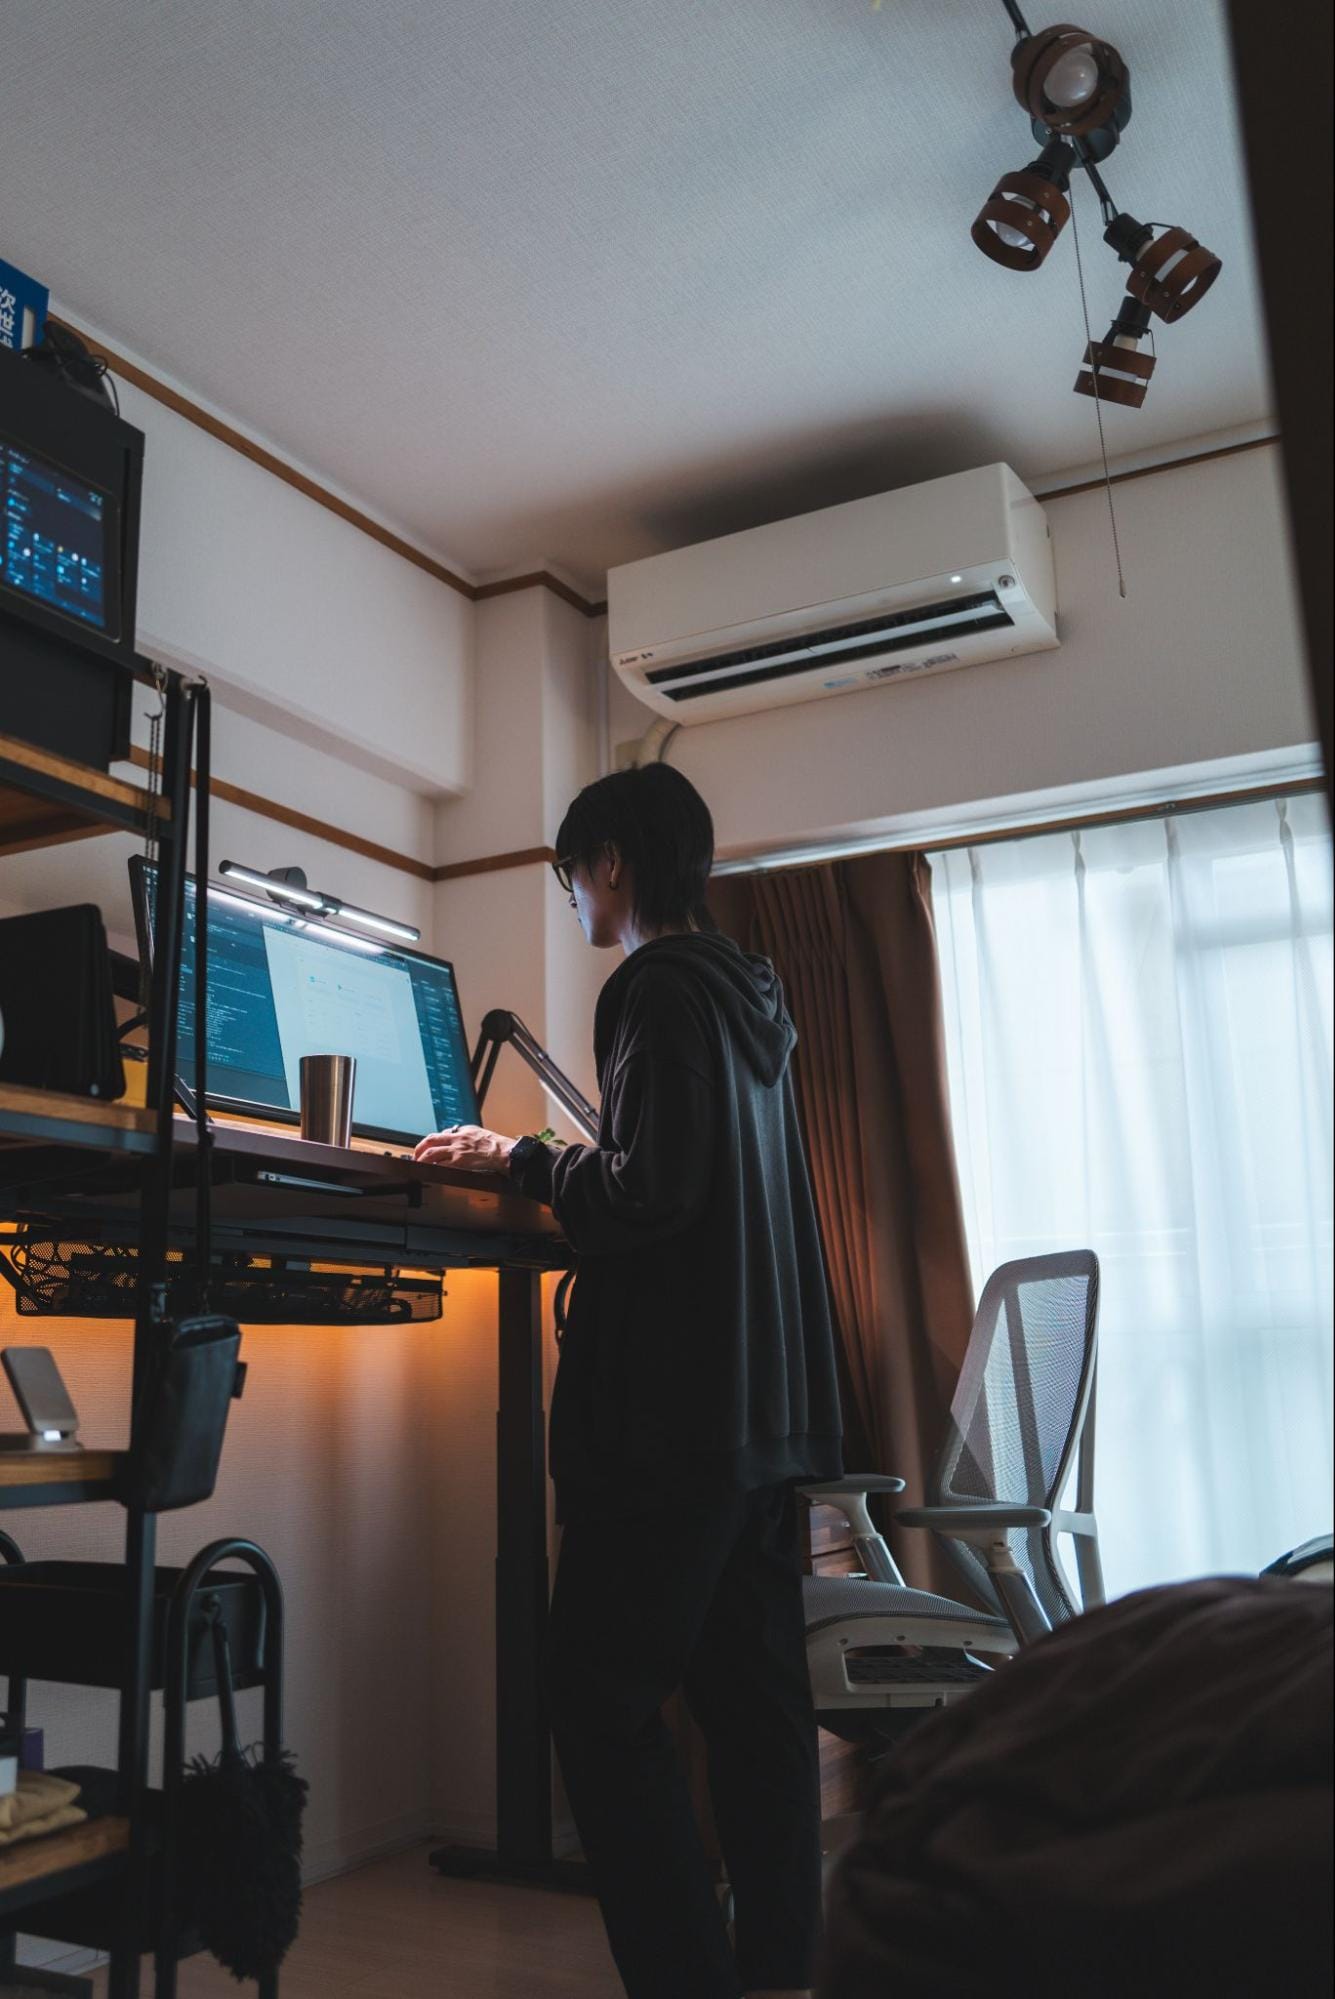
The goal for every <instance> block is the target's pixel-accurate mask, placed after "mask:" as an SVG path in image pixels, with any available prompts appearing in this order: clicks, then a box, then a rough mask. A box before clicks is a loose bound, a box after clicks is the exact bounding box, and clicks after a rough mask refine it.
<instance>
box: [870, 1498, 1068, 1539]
mask: <svg viewBox="0 0 1335 1999" xmlns="http://www.w3.org/2000/svg"><path fill="white" fill-rule="evenodd" d="M1051 1519H1052V1514H1051V1512H1050V1510H1049V1509H1048V1508H1047V1507H1046V1506H1006V1505H1004V1504H1002V1503H1001V1502H994V1501H992V1500H988V1499H980V1500H979V1501H978V1502H977V1504H976V1505H975V1504H974V1503H973V1502H971V1501H969V1500H960V1501H959V1502H958V1503H957V1504H955V1505H953V1506H906V1507H904V1508H902V1510H901V1511H900V1512H898V1513H896V1515H895V1524H896V1526H898V1527H930V1528H932V1529H933V1531H934V1532H935V1533H937V1534H954V1535H973V1534H977V1533H986V1532H987V1531H988V1530H989V1529H992V1530H993V1531H995V1530H996V1529H998V1528H1007V1527H1046V1526H1048V1524H1049V1523H1050V1521H1051Z"/></svg>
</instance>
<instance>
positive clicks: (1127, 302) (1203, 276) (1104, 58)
mask: <svg viewBox="0 0 1335 1999" xmlns="http://www.w3.org/2000/svg"><path fill="white" fill-rule="evenodd" d="M1002 5H1003V6H1004V7H1005V9H1006V13H1007V15H1008V17H1009V19H1010V22H1011V25H1012V27H1013V28H1014V29H1015V36H1016V39H1015V45H1014V47H1013V48H1012V50H1011V82H1012V87H1013V89H1014V92H1015V96H1016V99H1017V101H1018V102H1019V104H1020V105H1021V106H1022V108H1023V109H1024V110H1025V111H1026V112H1027V113H1028V114H1029V120H1030V129H1031V131H1032V132H1033V134H1034V137H1035V138H1036V139H1037V141H1038V144H1039V147H1040V151H1039V154H1038V156H1037V158H1036V159H1033V160H1031V161H1030V163H1029V165H1028V166H1027V167H1025V168H1023V169H1022V170H1021V171H1020V172H1018V173H1008V174H1003V175H1002V176H1001V178H1000V180H999V181H998V182H997V183H996V186H995V187H994V188H993V190H992V193H991V194H990V195H989V197H988V199H987V201H986V202H985V203H984V204H983V207H982V208H981V209H980V210H979V212H978V215H977V217H976V218H975V220H974V223H973V227H972V229H971V231H970V233H971V235H972V237H973V240H974V242H975V243H976V244H977V245H978V248H979V249H980V250H981V251H982V252H983V254H984V256H986V257H990V258H991V260H992V262H993V263H995V264H1001V265H1004V266H1005V268H1006V269H1008V270H1012V271H1036V270H1037V269H1038V267H1039V265H1040V264H1041V263H1043V261H1044V260H1045V258H1046V257H1047V255H1048V252H1049V251H1050V250H1051V248H1052V246H1053V244H1054V243H1055V242H1056V240H1057V238H1058V236H1059V235H1060V234H1061V232H1062V230H1063V229H1064V228H1065V226H1066V224H1067V223H1068V221H1069V220H1070V218H1071V202H1070V186H1071V176H1072V174H1073V172H1074V171H1075V170H1076V169H1077V168H1081V169H1083V171H1084V172H1085V174H1086V175H1087V176H1088V178H1089V182H1090V185H1091V187H1093V189H1094V191H1095V193H1096V195H1097V196H1098V200H1099V206H1100V210H1101V212H1102V216H1103V235H1104V241H1105V242H1106V243H1107V244H1108V245H1109V247H1110V248H1111V249H1112V250H1114V251H1115V252H1116V254H1117V256H1118V257H1119V258H1121V260H1122V262H1123V263H1125V264H1128V265H1130V267H1131V275H1130V277H1129V278H1128V279H1127V281H1126V296H1125V298H1124V299H1123V301H1122V304H1121V307H1120V308H1119V310H1118V313H1117V316H1116V318H1115V319H1114V320H1113V323H1112V325H1111V327H1110V328H1109V330H1108V335H1107V338H1106V339H1104V340H1101V341H1095V340H1093V339H1090V340H1089V342H1088V345H1087V347H1086V350H1085V356H1084V362H1083V365H1082V367H1081V370H1080V373H1079V375H1078V376H1077V378H1076V382H1075V388H1076V392H1077V394H1079V395H1087V396H1093V397H1094V398H1095V399H1096V400H1102V401H1107V402H1115V403H1120V404H1122V405H1123V406H1124V407H1126V408H1128V409H1139V408H1140V406H1141V404H1142V403H1143V402H1144V400H1145V392H1146V389H1147V388H1148V386H1149V380H1150V376H1151V374H1152V373H1153V371H1154V365H1155V356H1154V353H1153V351H1152V349H1151V351H1149V352H1142V351H1141V343H1142V341H1144V340H1145V339H1146V338H1147V337H1148V333H1149V322H1150V316H1151V314H1152V315H1153V316H1154V317H1155V318H1157V319H1160V320H1162V321H1163V322H1164V324H1165V325H1170V326H1171V325H1172V324H1173V323H1174V322H1175V321H1177V320H1179V319H1182V318H1185V316H1186V314H1187V313H1189V312H1190V311H1191V310H1192V308H1193V307H1194V306H1196V305H1198V304H1199V303H1200V301H1201V299H1203V298H1204V296H1205V294H1206V292H1207V291H1209V289H1210V287H1211V285H1212V284H1213V283H1214V281H1215V279H1216V278H1217V277H1218V276H1219V273H1220V270H1221V268H1222V265H1221V263H1220V260H1219V258H1218V257H1216V256H1215V254H1214V252H1213V251H1211V250H1207V249H1206V248H1205V246H1204V245H1203V244H1202V243H1199V242H1198V241H1197V239H1196V238H1195V237H1194V236H1193V235H1191V234H1190V232H1189V231H1188V230H1186V229H1182V228H1178V227H1177V226H1171V227H1170V226H1168V225H1167V224H1164V223H1159V222H1153V223H1149V222H1138V221H1137V220H1136V218H1135V217H1134V216H1132V215H1127V214H1125V213H1123V212H1121V211H1119V209H1118V207H1117V203H1116V202H1115V201H1114V199H1113V197H1112V195H1111V194H1110V193H1109V191H1108V188H1107V186H1106V184H1105V182H1104V180H1103V176H1102V174H1101V173H1100V172H1099V167H1100V165H1101V163H1102V162H1103V161H1105V160H1106V159H1107V158H1108V156H1109V154H1110V153H1111V152H1112V151H1113V150H1114V148H1115V147H1116V146H1117V144H1118V141H1119V140H1120V138H1121V136H1122V133H1123V132H1124V131H1125V129H1126V126H1127V124H1128V122H1129V120H1130V117H1131V73H1130V70H1129V68H1128V66H1127V64H1126V62H1125V60H1124V59H1123V57H1122V55H1121V53H1120V51H1119V50H1118V49H1116V48H1114V47H1113V44H1112V43H1111V42H1106V41H1104V40H1102V39H1101V37H1099V36H1098V35H1094V34H1091V33H1090V32H1089V30H1088V29H1086V28H1080V27H1077V26H1076V25H1075V24H1074V23H1073V22H1070V21H1058V22H1057V23H1055V24H1054V25H1053V26H1052V27H1050V28H1040V29H1038V30H1037V31H1035V30H1033V29H1031V28H1030V26H1029V23H1028V22H1027V20H1026V19H1025V17H1024V14H1023V12H1022V11H1021V9H1020V7H1019V6H1018V4H1016V0H1002Z"/></svg>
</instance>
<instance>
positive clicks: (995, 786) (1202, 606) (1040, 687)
mask: <svg viewBox="0 0 1335 1999" xmlns="http://www.w3.org/2000/svg"><path fill="white" fill-rule="evenodd" d="M1279 475H1280V466H1279V453H1278V449H1277V448H1273V447H1272V448H1267V449H1262V450H1257V451H1249V452H1243V453H1240V454H1239V455H1237V456H1235V457H1231V458H1221V459H1214V460H1210V461H1207V462H1205V463H1202V464H1200V465H1197V466H1184V467H1182V468H1180V469H1175V470H1172V471H1163V472H1158V473H1155V474H1154V475H1153V476H1151V477H1146V478H1142V479H1136V480H1132V481H1128V482H1127V483H1126V484H1124V485H1120V486H1118V487H1117V488H1116V489H1115V492H1116V504H1117V516H1118V523H1119V529H1120V535H1121V544H1122V557H1123V563H1124V567H1125V572H1126V581H1127V597H1126V599H1125V601H1122V600H1121V599H1119V597H1118V594H1117V584H1116V575H1115V569H1114V561H1113V550H1112V542H1111V538H1110V534H1109V529H1108V512H1107V501H1106V499H1105V497H1104V495H1103V494H1102V493H1101V492H1089V493H1081V494H1073V495H1070V496H1069V497H1067V498H1065V499H1055V500H1050V501H1047V502H1045V505H1046V507H1047V511H1048V517H1049V522H1050V525H1051V529H1052V536H1053V544H1054V552H1055V556H1056V568H1057V592H1058V607H1059V609H1058V615H1059V622H1060V629H1061V637H1062V644H1061V647H1060V649H1059V650H1057V651H1055V652H1047V653H1035V654H1033V655H1031V656H1030V657H1029V658H1027V659H1015V660H999V661H996V662H994V663H992V664H990V665H987V666H980V667H975V668H971V669H966V670H961V671H957V672H952V673H942V674H937V675H934V676H932V677H930V678H921V679H910V680H906V681H904V682H903V683H901V684H892V685H887V686H882V687H876V688H871V689H867V690H866V691H863V692H860V693H856V694H846V695H838V696H835V697H833V698H829V699H826V700H823V701H818V702H810V703H805V704H803V705H802V706H799V707H789V708H781V709H775V710H772V711H771V712H770V713H768V714H760V715H752V716H745V717H738V718H737V719H736V720H733V721H726V722H709V723H703V724H698V725H696V726H694V727H690V728H684V729H682V730H681V732H680V733H679V734H678V735H677V736H676V737H674V739H673V741H672V745H671V748H670V749H669V752H668V756H669V760H670V761H671V762H672V763H674V764H675V765H677V767H678V768H679V769H680V770H682V771H684V772H685V773H686V775H687V776H688V777H689V778H690V779H691V780H692V782H693V783H695V784H697V785H698V786H699V787H700V789H701V791H702V792H703V793H704V795H705V797H706V798H707V799H708V800H709V803H710V806H711V807H712V809H713V812H714V818H715V822H716V828H717V834H718V844H719V849H720V852H721V853H724V854H743V853H747V852H756V851H764V850H765V849H767V848H771V847H773V848H784V847H790V846H793V847H797V846H802V845H805V844H807V843H808V842H810V843H813V844H814V843H819V842H821V841H826V840H835V839H837V838H838V837H839V836H841V835H844V834H847V833H849V832H871V831H874V830H876V829H877V828H885V829H891V828H893V827H894V826H895V825H896V824H898V823H901V822H903V821H904V820H906V819H911V817H912V816H913V815H924V816H926V817H930V818H931V819H932V820H933V821H934V822H936V823H937V824H939V825H940V826H943V827H944V826H946V825H948V824H950V823H951V822H952V820H953V821H955V822H956V823H958V822H959V821H960V820H962V819H964V818H966V817H968V816H972V815H973V814H974V813H975V811H976V809H977V808H978V807H979V806H980V805H982V804H984V803H988V802H1000V801H1014V800H1016V799H1020V798H1024V797H1026V796H1029V795H1032V794H1036V793H1044V792H1048V791H1050V790H1054V789H1069V788H1070V787H1073V786H1082V785H1084V786H1090V787H1093V788H1095V789H1108V788H1111V787H1115V786H1116V785H1118V784H1119V783H1120V782H1122V781H1124V780H1127V779H1129V778H1140V777H1142V776H1143V775H1144V774H1145V773H1152V772H1157V771H1163V770H1168V769H1173V770H1177V769H1181V768H1183V767H1199V766H1206V767H1208V766H1211V765H1215V764H1218V765H1221V766H1223V765H1224V764H1225V762H1226V760H1231V759H1237V758H1247V759H1256V758H1258V757H1260V756H1262V755H1264V754H1265V753H1271V752H1279V751H1288V750H1295V749H1299V750H1301V749H1302V748H1304V747H1305V746H1307V745H1310V744H1311V743H1312V742H1313V741H1314V738H1315V727H1314V724H1313V721H1312V718H1311V713H1310V708H1309V703H1308V696H1307V689H1306V683H1305V680H1304V677H1303V666H1302V652H1301V640H1300V634H1299V626H1298V619H1297V611H1296V603H1295V598H1294V593H1293V588H1292V581H1291V577H1290V571H1289V558H1288V551H1287V545H1286V539H1285V528H1284V516H1283V509H1282V505H1281V495H1280V489H1279ZM614 700H615V708H614V718H615V719H614V728H613V735H614V737H615V738H616V739H618V740H620V739H621V738H624V737H627V736H630V735H633V734H635V733H637V732H638V731H640V730H642V729H643V728H644V727H645V726H647V724H648V722H649V720H650V719H652V718H651V716H650V714H649V711H648V710H647V709H645V708H643V707H642V706H641V705H640V704H639V703H638V702H633V701H631V700H629V699H628V697H626V696H625V695H624V692H622V691H621V690H620V688H619V686H618V689H617V691H616V694H615V696H614Z"/></svg>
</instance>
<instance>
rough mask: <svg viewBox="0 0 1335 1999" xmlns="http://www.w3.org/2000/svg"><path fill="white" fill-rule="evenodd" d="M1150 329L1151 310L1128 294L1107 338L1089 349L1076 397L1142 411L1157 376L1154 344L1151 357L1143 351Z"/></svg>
mask: <svg viewBox="0 0 1335 1999" xmlns="http://www.w3.org/2000/svg"><path fill="white" fill-rule="evenodd" d="M1149 330H1150V315H1149V308H1148V307H1147V306H1145V305H1144V304H1142V302H1141V300H1140V299H1138V298H1134V297H1133V296H1132V294H1131V293H1130V292H1128V293H1127V295H1126V297H1125V298H1124V299H1123V301H1122V309H1121V311H1120V312H1119V313H1118V315H1117V317H1116V319H1115V320H1114V321H1113V323H1112V325H1111V326H1110V327H1109V328H1108V332H1107V336H1106V338H1105V339H1103V340H1091V341H1090V343H1089V345H1088V347H1086V349H1085V359H1084V364H1083V366H1082V367H1081V370H1080V373H1079V374H1078V375H1077V376H1076V378H1075V392H1076V394H1077V395H1078V396H1093V397H1095V398H1096V399H1097V400H1098V401H1099V402H1101V403H1121V404H1122V405H1123V406H1124V407H1125V408H1127V409H1133V410H1138V409H1139V408H1140V406H1141V404H1142V403H1143V402H1144V400H1145V391H1146V390H1147V389H1148V388H1149V385H1150V376H1151V375H1152V374H1153V373H1154V360H1155V356H1154V350H1153V345H1152V344H1151V348H1150V352H1149V353H1148V354H1143V353H1142V352H1141V351H1140V343H1141V341H1142V340H1144V339H1145V338H1146V336H1147V335H1148V334H1149Z"/></svg>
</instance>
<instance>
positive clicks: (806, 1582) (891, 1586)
mask: <svg viewBox="0 0 1335 1999" xmlns="http://www.w3.org/2000/svg"><path fill="white" fill-rule="evenodd" d="M802 1601H803V1605H804V1607H805V1610H806V1619H807V1630H808V1632H812V1631H823V1630H824V1629H825V1628H826V1626H827V1625H830V1624H846V1623H848V1622H850V1621H851V1620H852V1619H854V1618H860V1617H921V1618H932V1619H935V1620H937V1621H939V1622H940V1623H943V1624H968V1625H970V1626H971V1627H972V1628H973V1629H974V1630H985V1631H994V1632H996V1634H997V1636H998V1637H1004V1638H1010V1636H1011V1628H1010V1625H1009V1624H1008V1623H1007V1622H1006V1620H1005V1618H1004V1617H992V1616H989V1615H988V1613H987V1612H986V1611H985V1610H973V1609H971V1608H970V1607H969V1605H968V1604H967V1603H956V1602H954V1601H953V1600H952V1599H951V1598H950V1597H948V1596H933V1594H932V1593H931V1591H930V1590H923V1589H908V1588H907V1587H903V1586H901V1585H900V1584H898V1583H874V1582H868V1581H867V1580H866V1579H865V1578H864V1577H861V1576H804V1577H803V1578H802Z"/></svg>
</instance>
